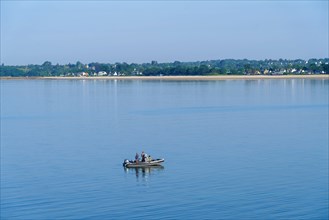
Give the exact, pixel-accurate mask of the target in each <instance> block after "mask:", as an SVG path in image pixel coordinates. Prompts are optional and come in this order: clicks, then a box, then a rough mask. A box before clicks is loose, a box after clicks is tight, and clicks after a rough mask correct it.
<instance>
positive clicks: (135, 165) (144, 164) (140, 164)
mask: <svg viewBox="0 0 329 220" xmlns="http://www.w3.org/2000/svg"><path fill="white" fill-rule="evenodd" d="M162 162H164V159H156V160H152V161H150V162H141V161H138V163H136V162H133V161H128V160H125V161H124V163H123V166H124V167H127V168H138V167H154V166H161V163H162Z"/></svg>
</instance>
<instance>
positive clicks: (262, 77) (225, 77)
mask: <svg viewBox="0 0 329 220" xmlns="http://www.w3.org/2000/svg"><path fill="white" fill-rule="evenodd" d="M0 79H1V80H32V79H34V80H36V79H38V80H47V79H48V80H182V81H184V80H188V81H190V80H191V81H193V80H196V81H200V80H265V79H329V74H321V75H279V76H277V75H276V76H273V75H267V76H266V75H231V76H228V75H220V76H219V75H217V76H101V77H100V76H89V77H55V76H54V77H0Z"/></svg>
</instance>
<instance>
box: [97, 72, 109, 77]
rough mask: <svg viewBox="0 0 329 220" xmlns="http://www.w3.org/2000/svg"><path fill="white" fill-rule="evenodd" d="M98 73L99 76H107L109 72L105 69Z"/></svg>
mask: <svg viewBox="0 0 329 220" xmlns="http://www.w3.org/2000/svg"><path fill="white" fill-rule="evenodd" d="M97 75H98V76H106V75H107V72H105V71H99V72H98V74H97Z"/></svg>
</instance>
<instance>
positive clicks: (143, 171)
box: [124, 165, 164, 179]
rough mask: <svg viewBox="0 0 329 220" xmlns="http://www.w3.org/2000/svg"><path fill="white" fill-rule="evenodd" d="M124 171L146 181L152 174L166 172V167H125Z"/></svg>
mask: <svg viewBox="0 0 329 220" xmlns="http://www.w3.org/2000/svg"><path fill="white" fill-rule="evenodd" d="M124 170H125V172H126V173H127V174H135V175H136V178H137V179H139V177H142V178H143V179H146V178H147V177H149V176H150V175H151V174H155V173H157V172H161V171H163V170H164V167H163V166H161V165H159V166H152V167H139V168H136V167H134V168H127V167H124Z"/></svg>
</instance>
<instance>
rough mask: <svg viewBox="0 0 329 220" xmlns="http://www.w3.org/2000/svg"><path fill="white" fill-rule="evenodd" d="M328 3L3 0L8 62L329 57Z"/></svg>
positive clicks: (3, 57) (4, 53)
mask: <svg viewBox="0 0 329 220" xmlns="http://www.w3.org/2000/svg"><path fill="white" fill-rule="evenodd" d="M328 10H329V9H328V1H314V0H313V1H205V2H204V1H168V2H165V1H123V2H120V1H69V2H65V1H3V0H1V63H4V64H6V65H19V64H42V63H43V62H44V61H46V60H48V61H51V62H52V63H53V64H56V63H60V64H65V63H75V62H76V61H81V62H82V63H90V62H104V63H114V62H128V63H132V62H135V63H144V62H150V61H152V60H156V61H158V62H173V61H176V60H178V61H197V60H211V59H227V58H233V59H244V58H246V59H257V60H259V59H279V58H283V59H297V58H301V59H309V58H324V57H328V53H329V52H328V48H329V47H328V26H329V25H328Z"/></svg>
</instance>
